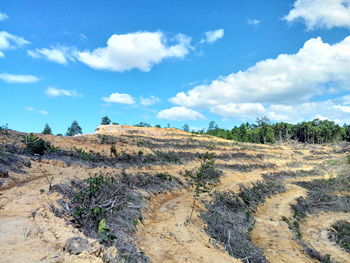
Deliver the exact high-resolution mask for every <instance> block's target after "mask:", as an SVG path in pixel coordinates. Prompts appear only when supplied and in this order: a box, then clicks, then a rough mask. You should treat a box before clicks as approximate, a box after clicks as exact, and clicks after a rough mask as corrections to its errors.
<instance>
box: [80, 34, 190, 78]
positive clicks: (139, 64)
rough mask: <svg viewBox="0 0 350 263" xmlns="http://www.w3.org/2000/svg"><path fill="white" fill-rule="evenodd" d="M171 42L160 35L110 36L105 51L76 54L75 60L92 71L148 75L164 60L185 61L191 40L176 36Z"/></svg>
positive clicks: (100, 49) (103, 49)
mask: <svg viewBox="0 0 350 263" xmlns="http://www.w3.org/2000/svg"><path fill="white" fill-rule="evenodd" d="M174 41H175V42H176V43H174V45H168V43H169V42H170V41H169V40H168V39H167V38H166V36H165V35H164V34H163V33H162V32H135V33H129V34H124V35H116V34H115V35H112V36H111V37H110V38H109V39H108V41H107V46H106V47H100V48H96V49H95V50H93V51H84V52H79V53H78V54H77V58H78V60H80V61H81V62H83V63H85V64H87V65H88V66H90V67H91V68H94V69H101V70H110V71H117V72H123V71H126V70H131V69H134V68H137V69H139V70H141V71H150V70H151V68H152V67H153V66H154V65H155V64H159V63H160V62H161V61H162V60H163V59H166V58H171V57H173V58H184V57H185V56H186V55H187V54H188V53H189V50H190V49H191V48H192V47H191V45H190V42H191V39H190V38H189V37H187V36H185V35H182V34H178V35H177V36H176V37H175V39H174V40H173V41H171V42H174Z"/></svg>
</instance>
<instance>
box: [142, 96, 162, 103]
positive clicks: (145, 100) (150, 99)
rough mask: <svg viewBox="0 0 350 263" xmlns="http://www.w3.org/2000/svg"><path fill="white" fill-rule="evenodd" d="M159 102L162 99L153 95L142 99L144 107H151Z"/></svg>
mask: <svg viewBox="0 0 350 263" xmlns="http://www.w3.org/2000/svg"><path fill="white" fill-rule="evenodd" d="M158 102H160V99H159V98H158V97H156V96H153V95H152V96H149V97H148V98H143V97H141V98H140V103H141V105H143V106H151V105H154V104H156V103H158Z"/></svg>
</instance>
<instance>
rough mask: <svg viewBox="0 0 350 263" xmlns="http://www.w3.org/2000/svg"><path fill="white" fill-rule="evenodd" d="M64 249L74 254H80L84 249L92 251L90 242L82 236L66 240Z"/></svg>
mask: <svg viewBox="0 0 350 263" xmlns="http://www.w3.org/2000/svg"><path fill="white" fill-rule="evenodd" d="M64 250H65V251H67V252H68V253H70V254H72V255H79V254H80V253H81V252H83V251H88V252H90V251H91V247H90V246H89V242H88V241H87V239H85V238H82V237H72V238H70V239H68V240H67V241H66V245H65V246H64Z"/></svg>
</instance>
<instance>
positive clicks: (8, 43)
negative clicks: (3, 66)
mask: <svg viewBox="0 0 350 263" xmlns="http://www.w3.org/2000/svg"><path fill="white" fill-rule="evenodd" d="M29 43H30V42H29V41H28V40H25V39H24V38H23V37H19V36H16V35H11V34H10V33H8V32H6V31H1V32H0V53H1V54H0V57H3V56H4V53H3V52H2V51H4V50H9V49H15V48H18V47H21V46H24V45H27V44H29Z"/></svg>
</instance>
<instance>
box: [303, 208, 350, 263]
mask: <svg viewBox="0 0 350 263" xmlns="http://www.w3.org/2000/svg"><path fill="white" fill-rule="evenodd" d="M339 220H345V221H348V222H350V214H349V213H331V212H329V213H321V214H318V215H316V216H312V217H311V216H308V217H307V218H306V220H305V221H304V222H303V224H302V225H301V233H302V235H303V240H304V241H305V242H306V243H307V245H308V246H310V247H312V248H314V249H316V250H318V251H322V253H323V254H324V255H325V254H329V255H332V258H333V259H334V260H335V261H336V262H344V263H349V262H350V254H349V253H347V252H346V251H345V250H343V249H341V248H340V247H339V246H338V245H337V244H336V243H335V242H332V241H330V240H329V238H328V235H329V230H328V229H329V228H331V225H332V224H333V223H335V222H336V221H339Z"/></svg>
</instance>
